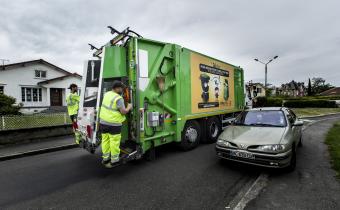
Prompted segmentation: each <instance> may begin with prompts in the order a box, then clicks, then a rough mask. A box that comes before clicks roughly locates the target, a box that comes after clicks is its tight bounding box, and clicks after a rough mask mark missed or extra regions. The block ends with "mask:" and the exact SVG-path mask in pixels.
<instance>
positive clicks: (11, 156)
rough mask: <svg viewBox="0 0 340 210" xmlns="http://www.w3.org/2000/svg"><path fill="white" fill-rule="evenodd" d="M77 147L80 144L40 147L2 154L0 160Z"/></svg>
mask: <svg viewBox="0 0 340 210" xmlns="http://www.w3.org/2000/svg"><path fill="white" fill-rule="evenodd" d="M77 147H79V145H78V144H67V145H62V146H56V147H49V148H44V149H38V150H31V151H28V152H21V153H14V154H11V155H4V156H0V162H1V161H6V160H12V159H17V158H23V157H28V156H33V155H39V154H44V153H49V152H56V151H60V150H67V149H73V148H77Z"/></svg>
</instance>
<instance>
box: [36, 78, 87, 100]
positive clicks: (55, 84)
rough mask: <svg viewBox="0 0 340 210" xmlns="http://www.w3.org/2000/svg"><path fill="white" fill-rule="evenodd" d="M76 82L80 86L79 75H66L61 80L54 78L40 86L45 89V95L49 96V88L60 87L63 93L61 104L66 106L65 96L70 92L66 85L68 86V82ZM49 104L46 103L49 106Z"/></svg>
mask: <svg viewBox="0 0 340 210" xmlns="http://www.w3.org/2000/svg"><path fill="white" fill-rule="evenodd" d="M72 83H74V84H76V85H78V88H81V78H79V77H73V76H71V77H66V78H64V79H62V80H55V81H51V82H50V83H48V84H43V85H42V86H43V87H44V88H46V89H47V97H48V98H49V97H50V92H49V90H50V88H61V89H63V90H62V93H63V106H66V96H67V95H68V94H69V93H70V90H69V89H68V87H69V86H70V84H72ZM49 105H50V104H48V106H49Z"/></svg>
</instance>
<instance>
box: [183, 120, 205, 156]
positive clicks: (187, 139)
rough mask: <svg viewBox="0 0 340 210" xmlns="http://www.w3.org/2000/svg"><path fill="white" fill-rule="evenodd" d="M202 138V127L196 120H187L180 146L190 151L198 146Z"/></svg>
mask: <svg viewBox="0 0 340 210" xmlns="http://www.w3.org/2000/svg"><path fill="white" fill-rule="evenodd" d="M200 139H201V128H200V125H199V123H198V122H197V121H196V120H190V121H187V122H186V124H185V126H184V129H183V131H182V139H181V142H180V143H179V147H180V148H181V149H182V150H184V151H188V150H191V149H194V148H195V147H197V145H198V144H199V143H200Z"/></svg>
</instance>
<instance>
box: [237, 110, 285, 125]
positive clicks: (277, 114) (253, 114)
mask: <svg viewBox="0 0 340 210" xmlns="http://www.w3.org/2000/svg"><path fill="white" fill-rule="evenodd" d="M235 124H236V125H245V126H279V127H284V126H286V125H287V124H286V119H285V116H284V114H283V112H282V111H276V110H259V111H245V112H243V113H241V114H240V115H239V116H238V117H237V118H236V120H235Z"/></svg>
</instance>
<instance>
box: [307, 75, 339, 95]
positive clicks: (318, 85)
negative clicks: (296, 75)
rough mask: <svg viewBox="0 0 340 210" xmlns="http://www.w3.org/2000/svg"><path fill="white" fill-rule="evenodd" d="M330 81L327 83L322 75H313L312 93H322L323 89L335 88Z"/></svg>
mask: <svg viewBox="0 0 340 210" xmlns="http://www.w3.org/2000/svg"><path fill="white" fill-rule="evenodd" d="M333 87H334V86H332V85H331V84H329V83H326V80H325V79H323V78H321V77H313V79H312V94H314V95H316V94H320V93H322V92H323V91H326V90H329V89H331V88H333Z"/></svg>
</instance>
